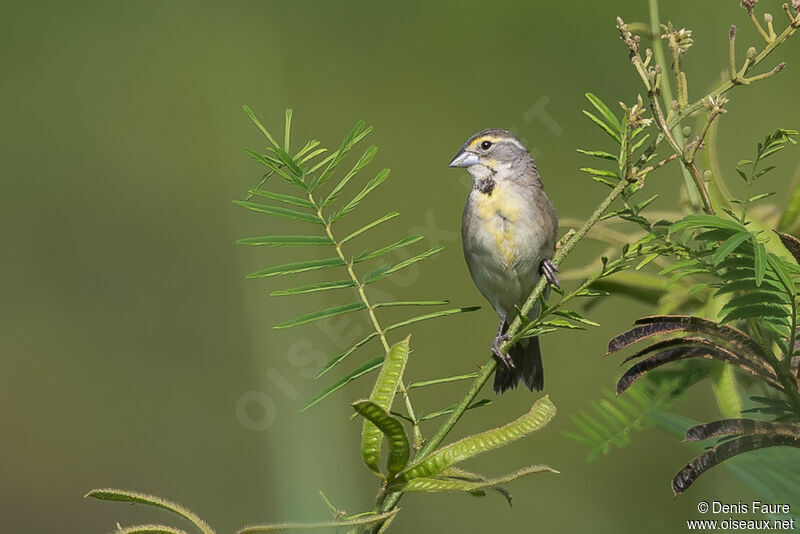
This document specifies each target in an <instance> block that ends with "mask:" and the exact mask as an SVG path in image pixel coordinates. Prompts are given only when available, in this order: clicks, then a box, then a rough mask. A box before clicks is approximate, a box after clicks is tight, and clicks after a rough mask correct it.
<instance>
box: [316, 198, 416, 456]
mask: <svg viewBox="0 0 800 534" xmlns="http://www.w3.org/2000/svg"><path fill="white" fill-rule="evenodd" d="M308 200H309V201H310V202H311V203H312V204H314V208H315V209H316V210H317V217H319V218H320V219H321V220H323V221H326V222H325V233H326V234H327V235H328V238H329V239H330V240H331V241H332V242H333V244H334V245H335V247H336V254H337V255H338V256H339V259H341V260H342V261H343V262H344V264H345V266H346V267H347V274H348V275H349V276H350V280H352V281H353V283H354V284H355V287H356V290H357V291H358V296H359V298H360V299H361V302H363V303H364V306H365V307H366V310H367V314H368V315H369V319H370V321H371V322H372V326H373V328H374V329H375V332H376V333H377V334H378V337H379V338H380V340H381V345H383V350H384V351H385V352H386V354H389V350H390V349H391V347H390V346H389V342H388V340H387V339H386V331H385V330H384V329H383V328H381V325H380V323H379V322H378V318H377V317H376V316H375V307H374V306H373V305H372V304H371V303H370V301H369V299H368V298H367V294H366V292H365V291H364V284H363V283H362V282H361V280H360V279H359V278H358V276H356V273H355V271H354V270H353V262H352V261H350V260H348V259H346V257H345V255H344V252H342V244H341V243H340V242H339V241H337V240H336V238H334V237H333V232H332V230H331V225H330V223H329V222H327V220H326V219H325V217H324V216H323V215H322V206H320V205H319V204H317V201H316V199H315V198H314V195H313V194H312V193H311V191H309V192H308ZM397 387H398V389H399V390H400V392H401V393H402V395H403V401H404V403H405V405H406V410H407V411H408V418H409V419H411V428H412V431H413V433H414V446H415V447H417V448H419V447H421V446H422V442H423V438H422V432H421V431H420V429H419V420H418V419H417V415H416V413H415V412H414V407H413V406H412V405H411V399H410V398H409V396H408V390H407V389H406V386H405V384H404V383H403V379H402V378H401V379H400V382H399V383H398V385H397Z"/></svg>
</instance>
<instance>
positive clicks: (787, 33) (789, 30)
mask: <svg viewBox="0 0 800 534" xmlns="http://www.w3.org/2000/svg"><path fill="white" fill-rule="evenodd" d="M655 2H656V0H650V4H651V6H652V4H654V3H655ZM796 31H797V27H796V26H793V25H789V26H787V27H786V29H785V30H783V31H782V32H781V34H780V35H779V36H778V37H776V38H775V40H774V41H772V42H771V43H769V44H768V45H767V46H765V47H764V50H762V51H761V53H759V54H758V55H756V57H755V58H754V59H753V61H752V62H750V64H749V68H753V67H755V66H756V65H758V64H759V63H761V62H762V61H764V59H766V57H767V56H769V55H770V54H771V53H772V51H773V50H775V49H776V48H778V47H779V46H780V45H781V44H783V43H784V42H785V41H786V39H788V38H789V37H791V36H792V35H793V34H794V33H795V32H796ZM662 55H663V54H662ZM739 83H740V80H728V81H727V82H725V83H723V84H722V85H721V86H720V87H718V88H717V89H716V90H714V91H712V92H711V93H710V95H709V96H712V97H714V98H716V97H718V96H720V95H724V94H725V93H727V92H728V91H730V90H731V89H733V88H734V86H736V85H738V84H739ZM665 96H666V93H665ZM705 98H706V97H703V98H700V99H698V100H696V101H694V102H693V103H691V104H689V105H688V106H686V107H685V108H684V109H682V110H680V111H679V112H678V113H676V114H675V115H673V116H672V118H671V119H670V120H669V121H668V124H669V127H670V128H674V127H675V126H676V125H678V124H679V123H680V122H681V121H682V120H683V119H685V118H686V117H688V116H689V115H691V114H693V113H694V112H696V111H697V110H699V109H701V108H702V107H703V100H704V99H705Z"/></svg>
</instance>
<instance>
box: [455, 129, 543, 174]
mask: <svg viewBox="0 0 800 534" xmlns="http://www.w3.org/2000/svg"><path fill="white" fill-rule="evenodd" d="M530 157H531V156H530V154H529V153H528V149H527V148H525V145H523V144H522V141H520V140H519V138H518V137H517V136H516V135H514V134H513V133H511V132H509V131H508V130H500V129H498V128H490V129H488V130H483V131H481V132H478V133H476V134H475V135H473V136H472V137H470V138H469V139H467V141H466V142H465V143H464V144H463V145H462V146H461V150H459V151H458V154H456V157H454V158H453V160H452V161H451V162H450V167H465V168H466V169H467V171H468V172H469V173H470V174H471V175H472V177H473V178H474V179H475V180H481V179H484V178H488V177H491V176H494V175H495V174H497V173H502V172H503V171H506V170H513V169H515V168H516V167H517V166H521V167H522V168H524V166H525V165H526V164H527V162H528V160H529V159H530Z"/></svg>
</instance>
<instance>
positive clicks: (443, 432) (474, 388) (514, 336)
mask: <svg viewBox="0 0 800 534" xmlns="http://www.w3.org/2000/svg"><path fill="white" fill-rule="evenodd" d="M628 185H629V182H628V181H627V180H624V179H623V180H620V181H619V183H618V184H617V185H616V187H614V189H613V190H612V191H611V193H609V194H608V196H607V197H606V198H605V199H604V200H603V202H602V203H600V205H599V206H598V207H597V208H596V209H595V210H594V212H593V213H592V214H591V216H589V218H588V219H587V220H586V222H585V223H583V226H581V227H580V229H579V230H578V231H577V232H575V234H573V236H572V237H571V238H570V239H569V240H567V241H566V242H565V243H564V244H563V245H562V246H561V248H559V249H558V251H556V254H555V256H553V263H555V264H556V265H559V264H560V263H561V262H562V261H564V258H566V257H567V256H568V255H569V253H570V252H572V250H573V249H574V248H575V246H576V245H577V244H578V243H579V242H580V241H581V239H583V238H584V237H585V236H586V233H587V232H588V231H589V230H590V229H591V228H592V227H593V226H594V225H595V224H597V221H599V220H600V217H602V216H603V214H604V213H605V212H606V211H607V210H608V208H609V206H611V204H612V203H613V202H614V201H615V200H616V199H617V198H618V197H619V196H620V195H621V194H622V193H623V191H625V188H626V187H628ZM546 285H547V280H546V279H545V277H541V278H540V279H539V282H538V283H537V284H536V287H535V288H534V290H533V292H532V293H531V294H530V296H528V299H527V300H526V301H525V304H523V306H522V308H521V309H520V313H519V314H518V315H517V317H516V318H515V319H514V321H513V322H512V323H511V326H509V328H508V331H507V334H508V335H509V336H510V338H509V340H508V341H506V342H505V343H504V344H503V346H502V347H501V350H502V351H503V352H508V349H509V348H510V347H512V346H513V345H514V344H515V343H517V342H518V341H519V340H520V339H521V337H522V335H523V334H524V332H525V329H526V328H527V327H528V326H529V325H530V323H531V322H530V321H523V320H522V319H521V317H527V316H528V314H529V313H530V312H531V310H532V309H533V307H534V305H535V304H536V301H537V300H538V299H539V298H540V297H541V296H542V293H544V289H545V287H546ZM496 366H497V362H496V361H495V359H494V358H491V359H489V361H487V362H486V363H485V364H484V365H483V366H482V367H481V369H480V371H479V372H478V376H477V377H476V378H475V380H474V381H473V382H472V385H470V387H469V390H468V391H467V393H466V394H465V395H464V397H463V398H462V399H461V400H460V401H459V402H458V404H457V405H456V408H455V410H453V412H452V413H451V414H450V416H449V417H448V418H447V420H446V421H445V422H444V423H443V424H442V426H441V427H440V428H439V430H437V432H436V434H434V436H433V437H432V438H431V439H430V440H429V441H428V442H427V443H426V444H425V446H424V447H422V450H420V451H419V453H418V454H417V455H416V456H415V457H414V460H413V461H414V462H418V461H420V460H421V459H423V458H425V457H426V456H428V455H429V454H430V453H432V452H433V451H434V450H435V449H436V447H438V446H439V444H441V442H442V441H444V438H445V437H446V436H447V434H449V433H450V431H451V430H452V429H453V427H454V426H455V425H456V423H457V422H458V421H459V419H461V416H462V415H464V412H465V411H466V409H467V407H469V405H470V404H471V403H472V401H473V400H474V399H475V397H477V396H478V393H479V392H480V391H481V389H483V386H484V385H485V384H486V382H487V381H488V380H489V378H490V377H491V376H492V372H494V370H495V367H496ZM402 495H403V493H402V492H396V493H392V494H390V495H388V497H386V499H385V500H384V502H383V505H382V506H380V508H379V509H380V511H381V512H385V511H388V510H391V509H392V508H394V507H395V506H396V505H397V503H398V502H399V501H400V498H401V497H402Z"/></svg>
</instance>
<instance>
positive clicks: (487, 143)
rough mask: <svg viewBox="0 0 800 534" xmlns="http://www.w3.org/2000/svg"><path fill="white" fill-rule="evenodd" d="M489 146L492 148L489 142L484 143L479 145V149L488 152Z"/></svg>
mask: <svg viewBox="0 0 800 534" xmlns="http://www.w3.org/2000/svg"><path fill="white" fill-rule="evenodd" d="M491 146H492V142H491V141H484V142H483V143H481V148H482V149H484V150H489V148H490V147H491Z"/></svg>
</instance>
